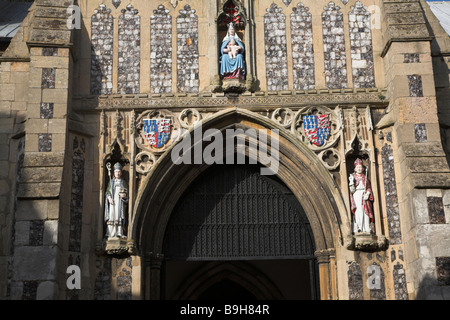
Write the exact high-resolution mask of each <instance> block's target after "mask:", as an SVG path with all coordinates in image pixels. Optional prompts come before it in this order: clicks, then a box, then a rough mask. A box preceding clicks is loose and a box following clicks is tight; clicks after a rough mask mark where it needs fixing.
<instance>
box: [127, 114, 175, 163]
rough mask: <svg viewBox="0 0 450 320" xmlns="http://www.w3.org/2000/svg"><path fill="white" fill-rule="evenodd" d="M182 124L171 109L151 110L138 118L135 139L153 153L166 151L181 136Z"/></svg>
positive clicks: (141, 147) (145, 149)
mask: <svg viewBox="0 0 450 320" xmlns="http://www.w3.org/2000/svg"><path fill="white" fill-rule="evenodd" d="M180 134H181V126H180V122H179V120H178V117H176V116H175V115H174V114H173V113H172V112H170V111H169V110H166V109H163V110H150V111H145V112H143V113H142V114H141V115H139V116H138V118H137V120H136V130H135V141H136V145H137V147H138V148H140V149H142V150H143V151H149V152H151V153H153V154H157V155H159V154H161V153H163V152H164V151H166V150H167V149H168V148H169V147H170V146H171V145H172V144H173V143H174V142H175V141H176V140H177V139H178V137H179V136H180Z"/></svg>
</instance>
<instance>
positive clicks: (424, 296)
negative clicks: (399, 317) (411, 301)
mask: <svg viewBox="0 0 450 320" xmlns="http://www.w3.org/2000/svg"><path fill="white" fill-rule="evenodd" d="M416 300H450V285H444V284H443V283H441V282H439V281H438V280H437V279H436V278H434V277H431V276H430V275H425V276H424V278H423V279H422V281H421V282H420V284H419V288H418V290H417V296H416Z"/></svg>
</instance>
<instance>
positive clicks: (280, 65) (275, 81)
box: [264, 3, 289, 91]
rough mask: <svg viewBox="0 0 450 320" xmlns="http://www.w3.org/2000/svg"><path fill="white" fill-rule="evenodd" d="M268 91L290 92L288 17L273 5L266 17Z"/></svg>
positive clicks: (265, 37)
mask: <svg viewBox="0 0 450 320" xmlns="http://www.w3.org/2000/svg"><path fill="white" fill-rule="evenodd" d="M264 39H265V50H266V77H267V90H268V91H278V90H288V89H289V84H288V64H287V46H286V16H285V15H284V13H283V9H281V8H278V7H277V5H276V4H274V3H273V4H272V5H271V6H270V8H268V9H267V13H266V14H265V15H264Z"/></svg>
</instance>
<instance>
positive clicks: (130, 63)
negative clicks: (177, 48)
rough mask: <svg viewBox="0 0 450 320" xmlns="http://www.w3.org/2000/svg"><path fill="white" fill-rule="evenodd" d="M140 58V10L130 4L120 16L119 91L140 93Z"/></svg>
mask: <svg viewBox="0 0 450 320" xmlns="http://www.w3.org/2000/svg"><path fill="white" fill-rule="evenodd" d="M140 60H141V19H140V17H139V15H138V10H136V9H134V8H133V6H131V5H128V6H127V9H126V10H125V9H123V10H122V15H121V16H120V17H119V70H118V83H117V85H118V92H119V93H122V94H124V93H125V94H128V93H131V94H133V93H139V91H140Z"/></svg>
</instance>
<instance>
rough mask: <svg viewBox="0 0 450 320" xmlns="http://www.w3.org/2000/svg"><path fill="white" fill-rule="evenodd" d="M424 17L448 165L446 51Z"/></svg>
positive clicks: (449, 72)
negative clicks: (428, 34) (429, 38)
mask: <svg viewBox="0 0 450 320" xmlns="http://www.w3.org/2000/svg"><path fill="white" fill-rule="evenodd" d="M425 19H426V20H427V24H426V26H427V29H428V32H429V33H430V35H431V36H432V37H433V40H432V41H431V53H432V59H433V60H432V61H433V69H434V73H433V74H434V82H435V87H436V103H437V111H438V119H439V126H440V133H441V143H442V146H443V147H444V151H445V155H446V158H447V163H448V164H449V166H450V81H449V77H450V69H449V67H448V64H447V62H446V58H445V56H444V54H443V53H445V52H446V48H441V46H440V45H439V42H438V41H437V40H436V39H437V35H436V34H435V32H434V30H433V28H432V27H431V24H430V21H429V20H428V17H427V16H426V15H425ZM447 59H448V58H447Z"/></svg>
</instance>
